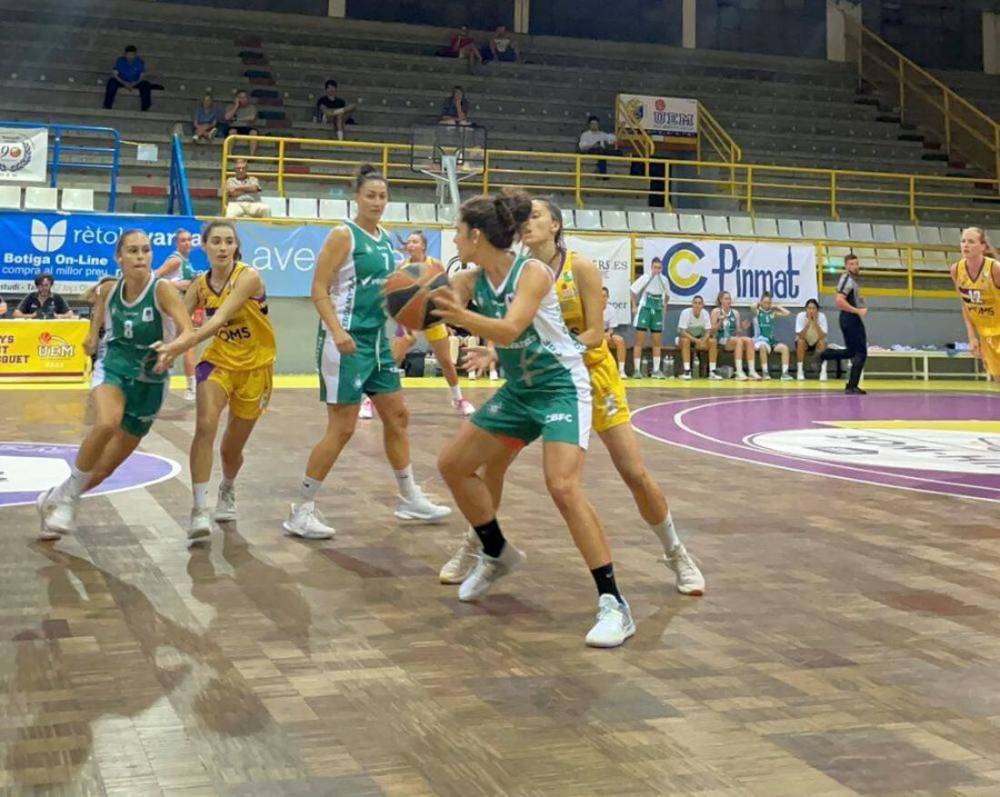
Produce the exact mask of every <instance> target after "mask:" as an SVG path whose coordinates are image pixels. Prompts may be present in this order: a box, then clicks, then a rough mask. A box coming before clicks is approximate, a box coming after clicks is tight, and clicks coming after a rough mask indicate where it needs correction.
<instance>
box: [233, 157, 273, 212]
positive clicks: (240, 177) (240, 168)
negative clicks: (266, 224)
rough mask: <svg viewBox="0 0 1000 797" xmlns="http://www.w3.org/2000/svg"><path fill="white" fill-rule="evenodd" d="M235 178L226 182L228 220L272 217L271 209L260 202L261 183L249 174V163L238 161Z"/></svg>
mask: <svg viewBox="0 0 1000 797" xmlns="http://www.w3.org/2000/svg"><path fill="white" fill-rule="evenodd" d="M233 172H234V174H233V176H232V177H230V178H229V179H228V180H226V197H227V198H228V200H229V201H228V203H227V204H226V218H229V219H237V218H239V217H240V216H250V217H252V218H255V219H259V218H265V217H267V216H270V215H271V208H269V207H268V206H267V204H266V203H264V202H261V201H260V183H259V182H257V178H256V177H253V176H251V175H249V174H247V162H246V161H245V160H238V161H236V165H235V167H234V169H233Z"/></svg>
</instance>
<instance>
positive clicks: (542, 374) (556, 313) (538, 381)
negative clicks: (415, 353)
mask: <svg viewBox="0 0 1000 797" xmlns="http://www.w3.org/2000/svg"><path fill="white" fill-rule="evenodd" d="M526 262H528V258H527V257H526V256H525V255H521V256H519V257H518V258H517V259H516V260H515V261H514V264H513V265H512V266H511V268H510V271H509V272H507V277H506V279H504V281H503V283H501V285H500V286H499V287H496V288H495V287H493V285H492V283H490V280H489V277H487V276H486V271H485V270H483V269H480V271H479V274H478V276H477V277H476V284H475V288H474V291H473V301H474V302H475V304H476V306H477V307H478V308H479V312H480V313H481V314H482V315H485V316H489V317H491V318H504V317H505V316H506V315H507V308H508V307H510V304H511V302H513V301H514V296H515V295H516V293H517V283H518V281H519V280H520V278H521V273H522V272H523V270H524V264H525V263H526ZM496 350H497V356H498V357H499V359H500V365H501V366H502V367H503V370H504V376H505V377H506V379H507V384H508V385H509V386H510V388H511V389H513V390H537V389H551V388H564V387H565V388H568V389H572V390H576V388H577V387H578V386H579V385H580V384H584V385H588V384H589V383H590V379H589V377H588V375H587V369H586V367H585V366H584V364H583V352H584V351H585V348H584V347H583V346H582V345H580V344H579V343H578V342H577V341H576V339H575V338H573V337H572V336H571V335H570V333H569V330H568V329H567V328H566V322H565V321H564V320H563V315H562V309H561V308H560V306H559V299H558V297H557V296H556V292H555V290H554V289H553V288H550V289H549V292H548V294H546V296H545V298H544V299H543V300H542V304H541V306H540V307H539V308H538V312H537V313H536V314H535V318H534V320H533V321H532V322H531V324H530V325H528V327H527V328H526V329H525V330H524V332H522V333H521V334H520V336H518V338H517V340H515V341H514V342H513V343H511V344H509V345H507V346H500V345H499V344H497V346H496Z"/></svg>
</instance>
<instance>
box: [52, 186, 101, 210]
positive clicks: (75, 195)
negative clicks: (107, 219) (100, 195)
mask: <svg viewBox="0 0 1000 797" xmlns="http://www.w3.org/2000/svg"><path fill="white" fill-rule="evenodd" d="M59 193H60V194H61V197H60V202H59V204H60V207H61V208H62V209H63V210H76V211H92V210H93V209H94V190H93V189H92V188H63V189H62V190H61V191H60V192H59Z"/></svg>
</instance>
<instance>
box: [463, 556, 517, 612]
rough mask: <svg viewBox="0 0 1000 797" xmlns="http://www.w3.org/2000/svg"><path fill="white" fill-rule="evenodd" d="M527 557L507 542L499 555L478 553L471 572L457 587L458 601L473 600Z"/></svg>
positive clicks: (483, 593) (488, 589)
mask: <svg viewBox="0 0 1000 797" xmlns="http://www.w3.org/2000/svg"><path fill="white" fill-rule="evenodd" d="M527 558H528V557H527V556H525V555H524V553H523V552H522V551H519V550H518V549H517V548H515V547H514V546H513V545H511V544H510V543H509V542H508V543H505V544H504V546H503V550H502V551H501V552H500V556H498V557H495V558H494V557H492V556H487V555H486V554H484V553H480V554H479V555H478V556H477V557H476V565H475V567H473V568H472V572H471V573H469V575H468V576H466V578H465V580H464V581H463V582H462V586H460V587H459V588H458V599H459V600H460V601H474V600H475V599H476V598H481V597H482V596H483V595H485V594H486V593H487V592H489V591H490V588H491V587H492V586H493V584H494V582H495V581H497V579H500V578H502V577H503V576H506V575H508V574H509V573H512V572H514V571H515V570H517V568H519V567H520V566H521V565H523V564H524V560H525V559H527Z"/></svg>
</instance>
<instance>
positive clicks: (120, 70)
mask: <svg viewBox="0 0 1000 797" xmlns="http://www.w3.org/2000/svg"><path fill="white" fill-rule="evenodd" d="M145 71H146V64H145V62H144V61H143V60H142V59H141V58H140V57H139V54H138V51H137V50H136V49H135V45H132V44H130V45H129V46H128V47H126V48H125V55H121V56H119V57H118V60H117V61H115V66H114V69H112V70H111V77H109V78H108V82H107V85H106V86H105V87H104V107H105V108H106V109H108V110H111V108H112V106H113V105H114V104H115V95H116V94H117V93H118V89H120V88H121V87H122V86H124V87H125V88H127V89H128V90H129V91H136V90H138V92H139V110H141V111H148V110H149V106H150V105H151V104H152V102H153V99H152V93H151V92H152V90H153V89H162V88H163V86H160V85H158V84H153V83H150V82H149V81H148V80H143V79H142V73H143V72H145Z"/></svg>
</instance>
